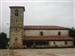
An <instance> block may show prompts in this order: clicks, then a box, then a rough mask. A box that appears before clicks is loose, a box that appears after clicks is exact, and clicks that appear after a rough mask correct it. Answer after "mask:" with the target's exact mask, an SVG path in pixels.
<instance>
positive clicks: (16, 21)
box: [9, 6, 25, 48]
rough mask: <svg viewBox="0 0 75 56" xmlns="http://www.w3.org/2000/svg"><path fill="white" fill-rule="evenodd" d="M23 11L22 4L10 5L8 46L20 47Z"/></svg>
mask: <svg viewBox="0 0 75 56" xmlns="http://www.w3.org/2000/svg"><path fill="white" fill-rule="evenodd" d="M24 11H25V9H24V7H23V6H11V7H10V12H11V16H10V42H9V48H22V38H23V18H24Z"/></svg>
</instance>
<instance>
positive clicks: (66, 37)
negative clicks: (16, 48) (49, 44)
mask: <svg viewBox="0 0 75 56" xmlns="http://www.w3.org/2000/svg"><path fill="white" fill-rule="evenodd" d="M24 40H59V41H60V40H74V39H73V38H72V37H68V36H26V37H24Z"/></svg>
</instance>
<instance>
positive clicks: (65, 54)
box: [0, 48, 75, 56]
mask: <svg viewBox="0 0 75 56" xmlns="http://www.w3.org/2000/svg"><path fill="white" fill-rule="evenodd" d="M0 56H75V48H62V49H11V50H9V49H1V50H0Z"/></svg>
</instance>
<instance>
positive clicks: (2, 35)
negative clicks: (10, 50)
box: [0, 32, 8, 49]
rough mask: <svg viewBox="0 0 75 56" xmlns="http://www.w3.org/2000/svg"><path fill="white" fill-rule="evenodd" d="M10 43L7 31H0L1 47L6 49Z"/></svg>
mask: <svg viewBox="0 0 75 56" xmlns="http://www.w3.org/2000/svg"><path fill="white" fill-rule="evenodd" d="M7 45H8V38H7V35H6V33H4V32H2V33H0V49H5V48H6V47H7Z"/></svg>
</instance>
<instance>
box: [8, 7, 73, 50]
mask: <svg viewBox="0 0 75 56" xmlns="http://www.w3.org/2000/svg"><path fill="white" fill-rule="evenodd" d="M24 12H25V8H24V7H23V6H10V14H11V16H10V36H9V37H10V42H9V48H12V49H17V48H34V47H73V45H74V44H73V40H74V39H73V38H72V37H70V36H69V30H70V29H69V28H66V27H62V26H56V25H55V26H54V25H51V26H37V25H36V26H24V22H23V20H24Z"/></svg>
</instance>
